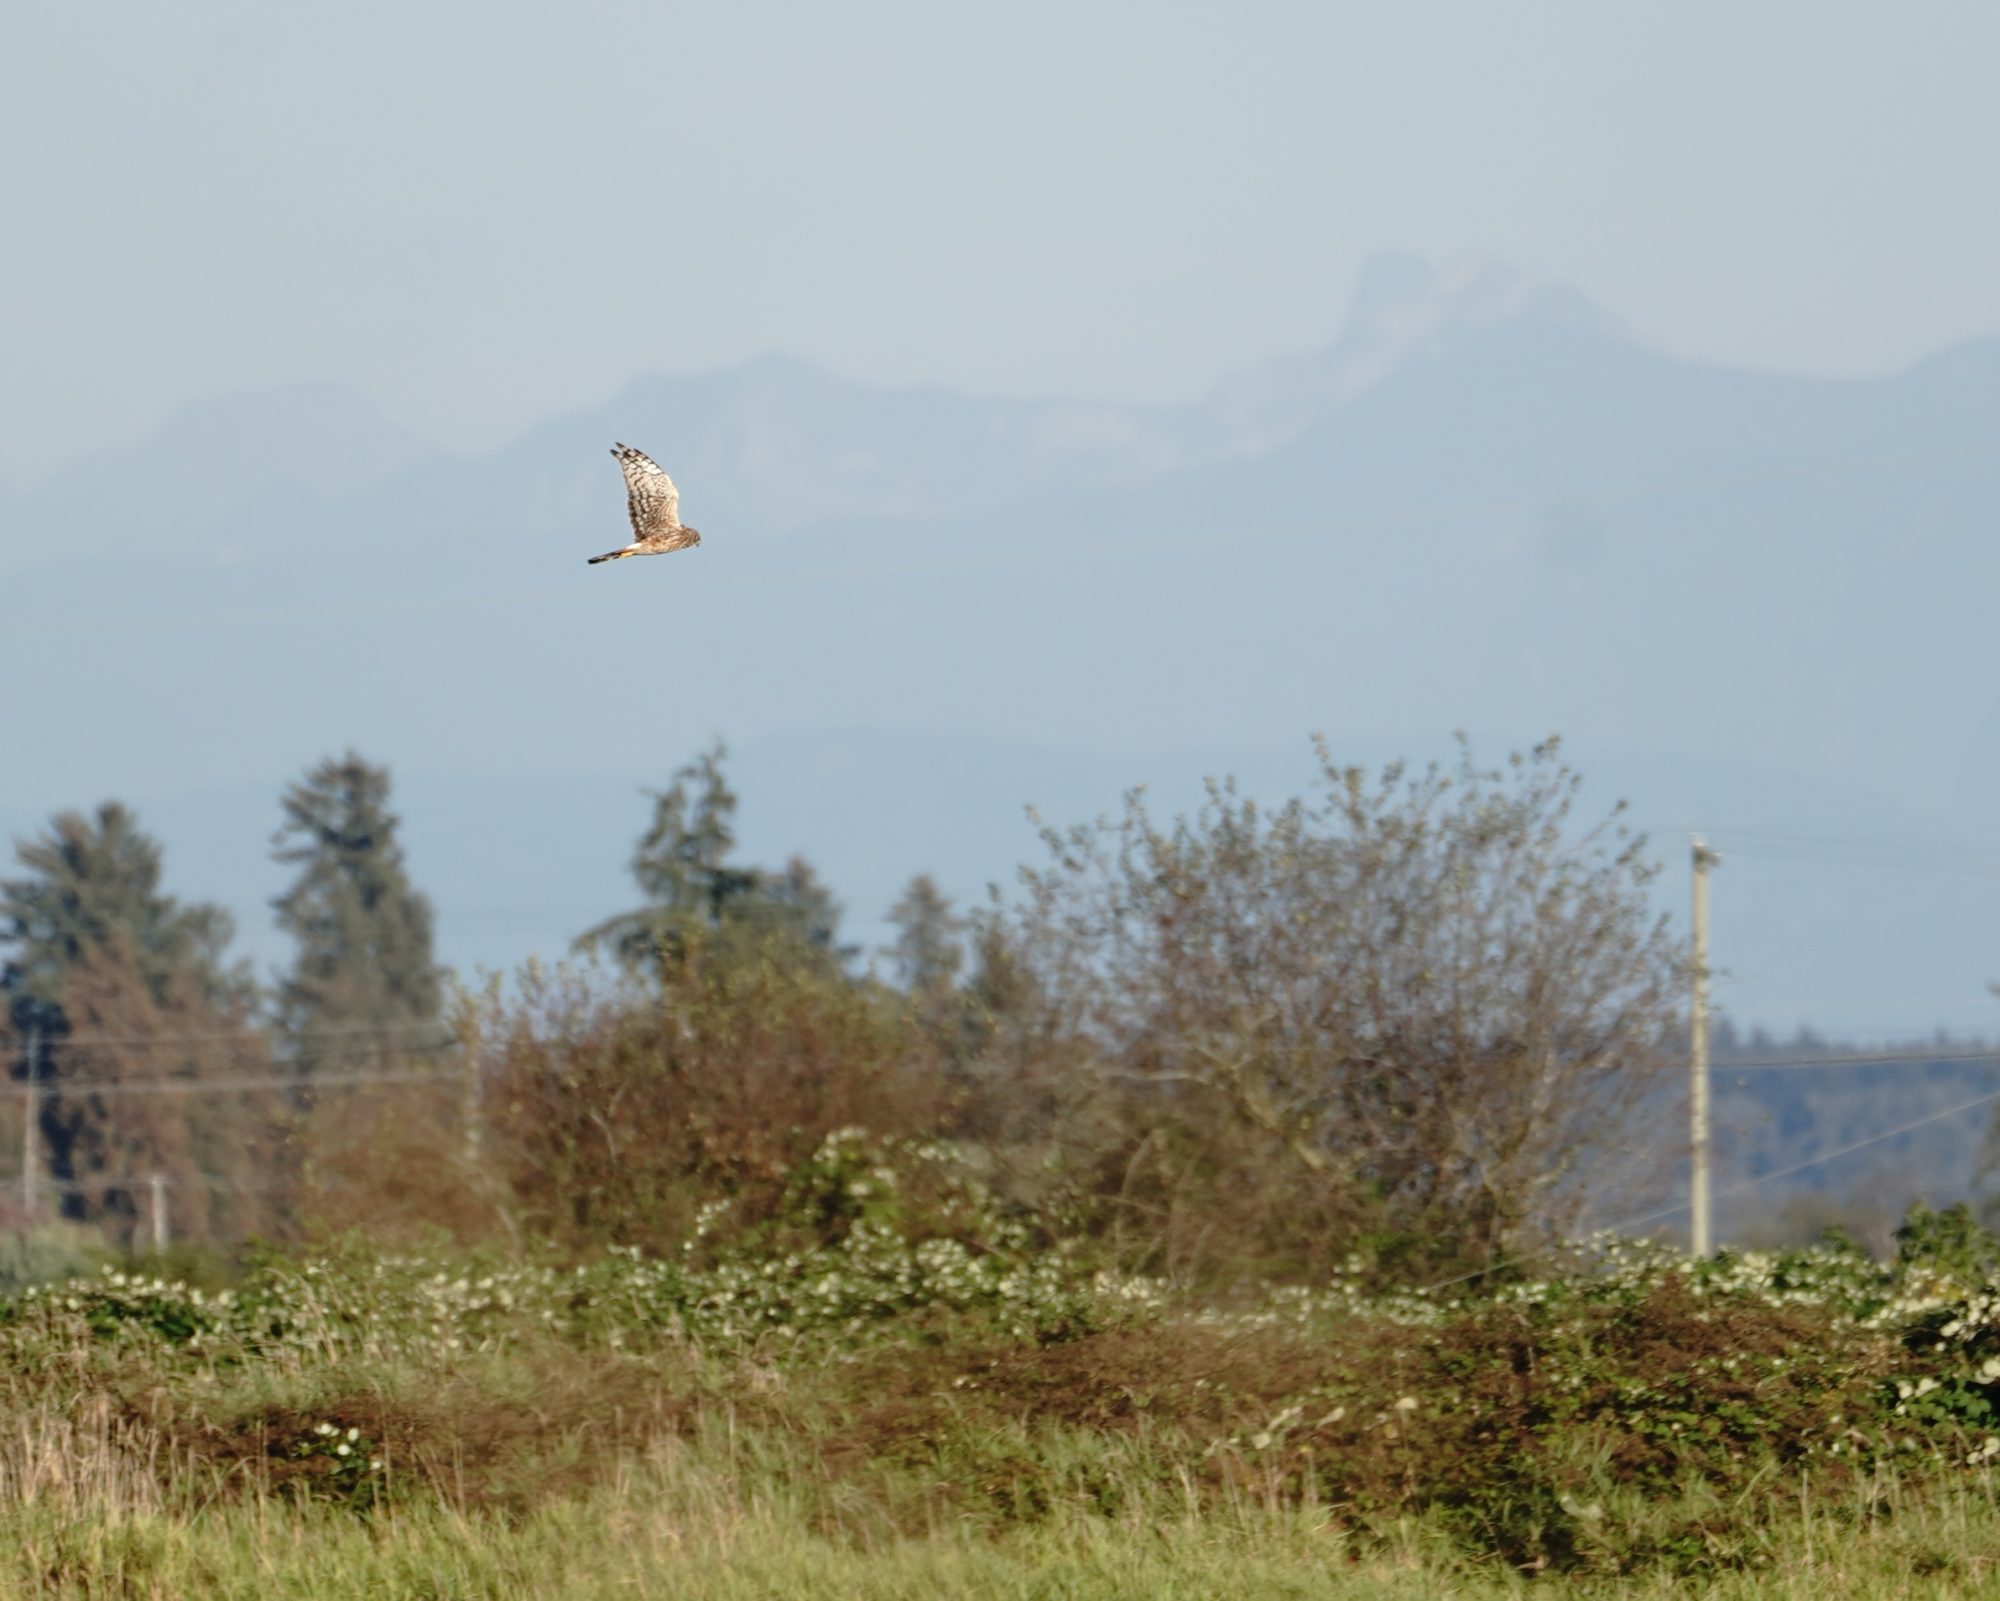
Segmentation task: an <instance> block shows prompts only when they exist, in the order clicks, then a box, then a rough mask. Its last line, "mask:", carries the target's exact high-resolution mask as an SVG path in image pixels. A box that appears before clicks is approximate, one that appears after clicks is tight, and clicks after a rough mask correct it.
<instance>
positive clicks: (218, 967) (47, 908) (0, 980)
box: [0, 801, 234, 1028]
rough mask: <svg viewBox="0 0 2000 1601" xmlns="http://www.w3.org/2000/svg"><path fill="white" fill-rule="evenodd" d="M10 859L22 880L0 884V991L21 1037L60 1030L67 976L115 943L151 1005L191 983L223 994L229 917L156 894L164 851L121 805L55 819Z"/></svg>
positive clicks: (227, 980)
mask: <svg viewBox="0 0 2000 1601" xmlns="http://www.w3.org/2000/svg"><path fill="white" fill-rule="evenodd" d="M15 856H16V858H17V859H18V860H19V862H20V865H21V868H22V870H23V871H22V873H21V875H20V876H19V877H15V878H8V879H0V944H4V945H6V946H8V947H9V950H8V956H7V965H6V968H5V970H4V973H0V986H4V988H5V990H6V993H7V999H8V1002H9V1007H10V1010H11V1012H12V1013H13V1016H14V1021H15V1024H16V1027H17V1028H22V1027H25V1026H26V1025H27V1024H29V1023H37V1024H40V1025H41V1026H43V1027H45V1028H46V1027H51V1026H54V1027H60V1022H61V1001H62V991H63V986H64V983H65V981H66V979H67V977H68V975H69V974H70V972H71V971H72V970H74V969H75V968H76V967H77V966H78V965H80V964H81V963H82V962H84V961H85V960H87V959H89V958H90V957H91V956H93V955H97V954H101V953H103V952H104V951H105V950H107V949H108V948H109V947H110V946H111V945H112V944H113V943H114V942H115V941H122V942H123V945H124V949H125V955H126V959H127V960H128V961H129V964H130V966H131V968H132V971H133V972H134V973H135V974H136V975H137V976H138V978H139V979H141V980H142V981H143V982H144V983H145V985H146V986H147V988H148V989H149V990H150V991H151V992H152V994H153V995H154V997H155V998H156V999H163V998H164V997H165V995H166V993H167V991H168V989H169V988H170V987H171V986H172V985H174V984H175V983H176V982H177V981H178V980H179V979H180V978H182V977H183V976H185V975H188V974H190V973H191V974H194V975H196V976H197V977H198V978H199V979H200V980H201V982H202V983H203V985H204V986H205V987H207V989H208V990H209V991H210V993H211V995H212V996H213V997H215V998H220V996H221V995H222V993H223V991H224V990H226V989H227V988H228V986H229V984H230V982H231V976H230V975H228V974H226V973H225V972H224V970H223V967H222V956H223V952H224V950H225V949H226V948H227V946H228V944H229V941H230V938H231V935H232V934H233V932H234V930H233V928H232V925H231V922H230V918H229V914H228V913H227V912H225V911H223V910H222V908H221V907H219V906H212V905H207V904H200V903H197V904H194V905H189V906H183V905H182V904H181V903H180V902H178V901H176V900H175V899H174V898H173V897H172V896H171V895H167V894H164V893H162V891H161V889H160V847H159V845H158V843H157V842H156V841H154V840H153V839H152V838H151V837H150V836H149V835H147V834H146V833H145V831H144V830H142V829H141V828H140V827H139V823H138V819H137V818H136V817H135V816H134V815H133V814H132V813H131V811H129V810H128V809H127V808H126V807H124V806H123V805H121V804H120V803H119V802H117V801H106V802H105V803H104V804H103V805H101V806H100V807H98V809H97V812H96V814H95V816H94V817H86V816H85V815H84V814H83V813H81V812H73V811H71V812H60V813H58V814H57V815H56V817H55V818H54V819H53V820H52V822H51V824H50V828H49V831H48V832H47V833H46V834H44V835H42V836H41V837H39V838H37V839H32V840H28V841H25V842H23V843H20V844H18V845H17V846H16V847H15Z"/></svg>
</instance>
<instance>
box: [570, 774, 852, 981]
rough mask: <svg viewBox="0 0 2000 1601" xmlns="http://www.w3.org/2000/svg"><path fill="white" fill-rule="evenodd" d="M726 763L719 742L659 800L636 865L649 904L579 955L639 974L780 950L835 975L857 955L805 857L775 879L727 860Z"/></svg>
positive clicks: (583, 940) (608, 925)
mask: <svg viewBox="0 0 2000 1601" xmlns="http://www.w3.org/2000/svg"><path fill="white" fill-rule="evenodd" d="M727 754H728V752H727V750H726V748H725V747H724V746H723V745H722V744H721V743H720V742H717V744H716V745H714V746H713V747H712V748H711V749H709V750H707V751H705V752H703V753H702V755H700V756H698V757H697V758H696V759H695V760H694V761H692V762H690V763H689V764H688V765H687V766H685V767H683V768H682V769H681V770H680V771H679V772H677V773H676V774H675V775H674V781H673V783H672V784H670V785H669V786H668V787H667V788H666V789H664V790H657V791H654V792H653V821H652V823H651V825H650V826H649V827H648V828H647V830H646V832H645V834H644V835H643V836H642V837H641V838H640V840H639V844H638V847H637V849H636V850H635V851H634V852H633V856H632V877H633V880H634V881H635V882H636V883H637V884H638V886H639V891H640V893H641V894H642V895H643V896H644V897H645V904H644V905H642V906H640V907H638V908H637V909H636V910H634V911H630V912H623V913H620V914H619V915H618V916H616V917H613V918H610V919H608V920H606V921H605V922H603V923H600V924H598V925H597V926H596V927H595V928H592V929H589V930H587V931H586V932H585V933H584V934H582V935H581V936H580V937H579V938H578V939H577V941H576V948H577V949H578V950H580V951H591V950H603V951H608V952H609V953H610V954H612V955H613V956H615V957H616V958H617V959H618V960H619V961H620V962H621V963H623V964H624V965H625V966H626V967H628V968H631V969H632V970H634V971H639V972H650V971H652V970H653V969H654V967H655V965H656V964H657V963H660V962H662V961H664V962H666V963H668V964H670V965H675V966H678V965H680V964H682V963H684V962H686V961H688V960H690V959H691V958H692V957H693V955H694V954H695V953H696V952H700V953H702V954H703V955H704V956H705V957H706V958H707V959H709V960H711V961H715V960H747V959H755V958H756V957H758V956H759V955H762V954H765V953H769V952H772V951H773V950H777V951H780V952H781V953H782V954H781V955H780V957H779V959H780V960H785V961H805V962H812V963H816V964H820V965H824V966H827V967H829V968H837V967H838V966H839V964H840V963H841V962H842V961H843V960H844V959H845V958H846V957H847V956H848V955H849V954H851V953H850V952H849V951H847V950H846V949H844V948H843V947H841V946H840V945H839V943H838V935H839V924H840V908H839V906H838V904H837V903H836V902H835V901H834V899H833V896H832V894H831V892H830V891H829V890H828V889H827V888H826V886H825V885H824V884H822V883H821V882H820V881H819V877H818V875H817V874H816V873H815V872H814V871H813V868H812V866H811V864H810V863H808V862H807V861H806V860H805V859H804V858H803V857H799V856H794V857H793V858H792V859H791V860H790V861H789V862H787V863H786V864H785V866H784V867H783V868H782V869H781V870H778V871H776V872H772V871H768V870H766V869H764V868H758V867H745V866H740V865H737V864H735V863H732V862H731V861H730V860H729V857H730V854H731V853H732V852H733V851H734V850H735V848H736V829H735V816H736V793H735V791H734V790H732V789H731V788H730V787H729V784H728V781H727V780H726V779H725V778H724V777H723V773H722V763H723V759H724V757H725V756H726V755H727Z"/></svg>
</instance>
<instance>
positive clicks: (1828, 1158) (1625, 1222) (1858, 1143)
mask: <svg viewBox="0 0 2000 1601" xmlns="http://www.w3.org/2000/svg"><path fill="white" fill-rule="evenodd" d="M1991 1101H2000V1090H1991V1091H1989V1092H1988V1093H1986V1094H1985V1095H1976V1096H1974V1097H1973V1098H1972V1099H1971V1100H1969V1101H1961V1102H1959V1103H1958V1105H1956V1106H1948V1107H1946V1108H1945V1109H1944V1110H1943V1111H1942V1112H1932V1113H1929V1114H1928V1115H1927V1116H1924V1117H1920V1118H1916V1119H1914V1120H1913V1121H1911V1122H1908V1123H1904V1124H1902V1125H1901V1126H1900V1127H1897V1128H1892V1129H1884V1130H1883V1131H1882V1132H1881V1133H1879V1134H1870V1135H1869V1136H1868V1137H1867V1138H1866V1139H1859V1140H1855V1141H1854V1142H1853V1143H1851V1144H1848V1145H1843V1146H1841V1147H1840V1148H1839V1149H1838V1150H1833V1151H1824V1152H1822V1153H1821V1154H1820V1155H1818V1156H1811V1157H1808V1158H1806V1160H1805V1161H1803V1162H1794V1163H1793V1164H1792V1165H1791V1166H1790V1167H1780V1168H1774V1169H1773V1170H1772V1171H1771V1172H1769V1173H1759V1174H1758V1175H1757V1176H1756V1177H1755V1178H1747V1179H1738V1180H1737V1181H1736V1182H1735V1183H1733V1184H1725V1185H1723V1186H1722V1188H1721V1189H1720V1190H1719V1191H1718V1192H1717V1193H1718V1194H1721V1195H1740V1194H1742V1193H1743V1192H1744V1191H1746V1190H1754V1189H1756V1188H1757V1187H1758V1186H1759V1185H1760V1184H1770V1183H1773V1182H1775V1181H1776V1180H1778V1179H1788V1178H1792V1177H1794V1176H1796V1175H1797V1174H1800V1173H1804V1172H1806V1171H1808V1170H1809V1169H1811V1168H1815V1167H1822V1166H1824V1165H1825V1164H1826V1163H1828V1162H1837V1161H1839V1160H1840V1158H1842V1157H1843V1156H1852V1155H1853V1154H1854V1153H1855V1152H1856V1151H1865V1150H1866V1149H1867V1148H1868V1147H1869V1146H1871V1145H1880V1144H1881V1143H1882V1142H1883V1141H1884V1140H1895V1139H1901V1138H1902V1137H1903V1136H1904V1135H1905V1134H1911V1133H1914V1132H1915V1131H1916V1130H1918V1129H1920V1128H1927V1127H1929V1125H1931V1124H1932V1123H1942V1122H1943V1121H1944V1120H1945V1119H1946V1118H1949V1117H1957V1116H1959V1115H1960V1114H1961V1113H1965V1112H1970V1111H1971V1110H1972V1109H1973V1108H1974V1107H1979V1106H1985V1105H1986V1104H1987V1103H1988V1102H1991ZM1687 1209H1688V1203H1687V1202H1686V1201H1680V1202H1676V1203H1675V1204H1674V1205H1672V1206H1663V1207H1661V1208H1659V1209H1658V1210H1656V1211H1652V1212H1646V1213H1642V1214H1641V1215H1640V1216H1638V1217H1628V1218H1624V1219H1622V1220H1620V1221H1619V1222H1616V1223H1613V1224H1611V1225H1610V1228H1611V1231H1612V1232H1613V1233H1618V1234H1622V1233H1623V1232H1624V1231H1625V1230H1626V1229H1632V1228H1637V1227H1638V1226H1639V1225H1640V1224H1642V1223H1656V1222H1658V1221H1659V1220H1660V1219H1661V1218H1666V1217H1674V1216H1676V1215H1678V1214H1679V1213H1682V1212H1685V1211H1686V1210H1687ZM1487 1271H1490V1270H1487ZM1475 1276H1476V1275H1475Z"/></svg>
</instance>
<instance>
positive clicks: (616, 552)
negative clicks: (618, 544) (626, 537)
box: [584, 549, 632, 567]
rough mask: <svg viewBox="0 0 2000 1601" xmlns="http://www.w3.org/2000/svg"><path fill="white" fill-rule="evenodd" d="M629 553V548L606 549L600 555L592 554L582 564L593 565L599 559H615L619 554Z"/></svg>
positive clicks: (599, 560) (627, 554) (626, 554)
mask: <svg viewBox="0 0 2000 1601" xmlns="http://www.w3.org/2000/svg"><path fill="white" fill-rule="evenodd" d="M631 554H632V552H631V551H630V550H629V549H625V550H607V551H606V552H605V553H604V554H603V555H602V556H592V557H591V558H590V560H589V561H587V562H585V563H584V566H586V567H595V566H596V565H597V564H598V563H599V562H601V561H616V560H617V559H618V558H619V557H620V556H629V555H631Z"/></svg>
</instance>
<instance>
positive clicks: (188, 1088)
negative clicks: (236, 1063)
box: [42, 1068, 463, 1100]
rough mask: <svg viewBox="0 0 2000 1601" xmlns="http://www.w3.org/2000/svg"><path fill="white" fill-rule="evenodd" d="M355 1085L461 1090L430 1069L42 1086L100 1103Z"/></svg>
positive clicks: (451, 1077) (457, 1079)
mask: <svg viewBox="0 0 2000 1601" xmlns="http://www.w3.org/2000/svg"><path fill="white" fill-rule="evenodd" d="M356 1084H443V1085H448V1086H450V1087H451V1088H453V1089H457V1088H460V1087H462V1085H463V1079H462V1076H461V1075H459V1074H456V1073H440V1072H437V1071H436V1070H435V1069H429V1068H410V1069H406V1070H401V1071H398V1070H394V1069H391V1070H388V1071H384V1072H380V1073H264V1074H256V1075H249V1074H245V1075H242V1076H238V1077H231V1078H168V1079H150V1080H129V1079H96V1080H92V1079H54V1080H50V1081H47V1082H45V1083H44V1084H43V1085H42V1093H43V1094H44V1095H47V1096H50V1097H52V1098H60V1097H63V1096H69V1095H77V1096H81V1095H90V1096H95V1097H96V1098H98V1099H100V1100H106V1099H112V1098H115V1097H117V1096H121V1095H208V1094H217V1093H220V1092H222V1091H224V1090H259V1089H262V1090H308V1091H310V1090H317V1089H322V1088H325V1089H342V1088H347V1087H349V1086H352V1085H356Z"/></svg>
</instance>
